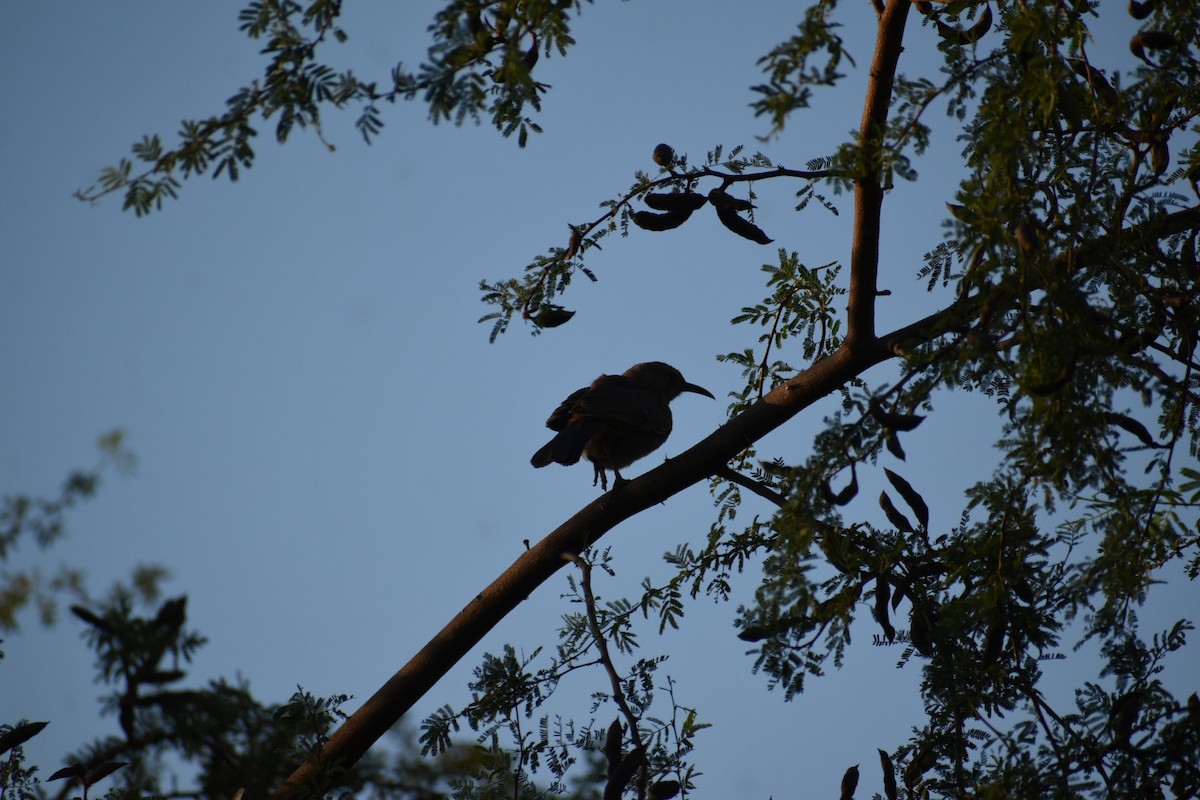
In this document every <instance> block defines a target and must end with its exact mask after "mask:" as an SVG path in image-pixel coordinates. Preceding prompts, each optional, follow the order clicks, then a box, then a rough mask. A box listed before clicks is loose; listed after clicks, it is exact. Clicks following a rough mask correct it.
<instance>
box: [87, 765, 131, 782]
mask: <svg viewBox="0 0 1200 800" xmlns="http://www.w3.org/2000/svg"><path fill="white" fill-rule="evenodd" d="M127 766H129V762H128V761H105V762H104V763H103V764H100V765H99V766H95V767H92V768H91V769H90V770H88V773H87V774H86V775H84V776H83V784H84V785H85V786H91V785H93V784H95V783H99V782H100V780H101V779H103V778H107V777H108V776H109V775H111V774H113V773H114V772H116V771H117V770H119V769H120V768H121V767H127Z"/></svg>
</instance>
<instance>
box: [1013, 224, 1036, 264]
mask: <svg viewBox="0 0 1200 800" xmlns="http://www.w3.org/2000/svg"><path fill="white" fill-rule="evenodd" d="M1013 238H1014V239H1016V240H1017V247H1019V248H1020V250H1021V252H1022V253H1024V254H1025V255H1027V256H1036V255H1037V254H1038V252H1039V251H1041V249H1042V242H1041V237H1039V236H1038V230H1037V225H1036V224H1034V221H1033V218H1032V217H1026V218H1025V219H1023V220H1021V221H1020V222H1018V223H1017V224H1016V225H1015V226H1013Z"/></svg>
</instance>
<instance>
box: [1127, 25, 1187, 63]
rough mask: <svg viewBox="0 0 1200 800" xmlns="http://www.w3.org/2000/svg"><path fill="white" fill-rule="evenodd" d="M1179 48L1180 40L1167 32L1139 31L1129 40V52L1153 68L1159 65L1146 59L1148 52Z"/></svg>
mask: <svg viewBox="0 0 1200 800" xmlns="http://www.w3.org/2000/svg"><path fill="white" fill-rule="evenodd" d="M1178 46H1179V40H1178V39H1176V38H1175V37H1174V36H1172V35H1171V34H1169V33H1167V32H1166V31H1139V32H1138V33H1136V34H1134V36H1133V38H1132V39H1130V40H1129V52H1131V53H1133V54H1134V55H1135V56H1137V57H1138V58H1140V59H1141V60H1142V61H1144V62H1146V64H1148V65H1149V66H1151V67H1157V66H1158V65H1157V64H1155V63H1154V62H1153V61H1151V60H1150V59H1148V58H1146V51H1147V50H1168V49H1173V48H1176V47H1178Z"/></svg>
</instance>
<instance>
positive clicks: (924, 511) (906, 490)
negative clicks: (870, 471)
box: [883, 467, 929, 530]
mask: <svg viewBox="0 0 1200 800" xmlns="http://www.w3.org/2000/svg"><path fill="white" fill-rule="evenodd" d="M883 472H884V474H885V475H887V479H888V480H889V481H890V482H891V484H892V486H895V487H896V491H897V492H899V493H900V496H901V497H903V498H904V502H906V503H908V505H909V507H910V508H911V509H912V510H913V513H914V514H916V515H917V522H918V523H920V525H921V527H922V528H924V529H925V530H929V506H928V505H927V504H926V503H925V498H923V497H921V493H920V492H918V491H917V490H916V489H914V488H913V487H912V484H911V483H909V482H908V481H906V480H904V478H901V477H900V476H899V475H897V474H896V473H894V472H892V471H891V470H890V469H888V468H887V467H884V468H883Z"/></svg>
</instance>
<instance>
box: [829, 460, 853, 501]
mask: <svg viewBox="0 0 1200 800" xmlns="http://www.w3.org/2000/svg"><path fill="white" fill-rule="evenodd" d="M821 490H822V492H823V493H824V495H825V499H826V500H828V501H829V502H831V503H833V504H834V505H835V506H844V505H846V504H847V503H849V502H850V501H851V500H853V499H854V496H855V495H856V494H858V473H857V472H856V471H855V469H854V465H853V464H851V465H850V485H849V486H847V487H846V488H845V489H842V490H841V491H840V492H837V493H836V494H835V493H834V491H833V489H832V488H830V486H829V481H826V482H825V483H823V484H821Z"/></svg>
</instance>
